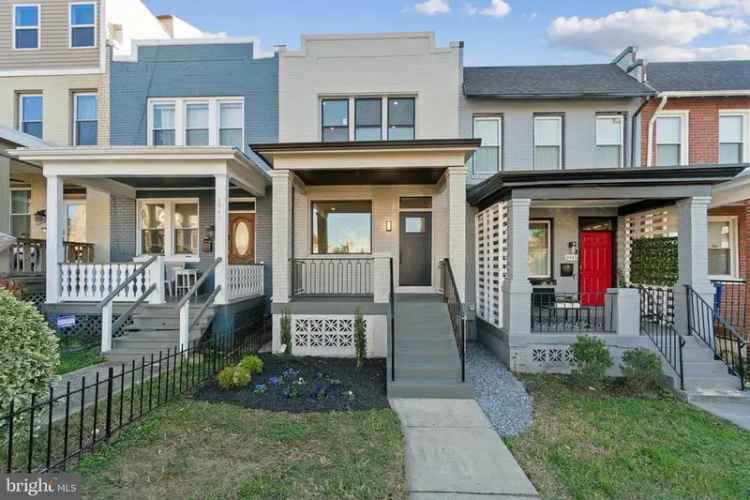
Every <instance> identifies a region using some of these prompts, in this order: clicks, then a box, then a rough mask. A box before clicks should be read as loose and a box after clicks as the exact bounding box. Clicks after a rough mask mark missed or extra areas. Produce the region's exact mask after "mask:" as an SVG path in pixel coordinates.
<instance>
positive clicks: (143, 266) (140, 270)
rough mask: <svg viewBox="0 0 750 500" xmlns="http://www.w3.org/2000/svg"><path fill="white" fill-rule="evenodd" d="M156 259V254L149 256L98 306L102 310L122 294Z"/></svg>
mask: <svg viewBox="0 0 750 500" xmlns="http://www.w3.org/2000/svg"><path fill="white" fill-rule="evenodd" d="M155 260H156V255H152V256H151V258H149V259H148V260H147V261H146V262H144V263H143V264H141V265H140V266H139V267H138V269H136V270H135V271H133V272H132V273H131V274H130V276H128V277H127V278H126V279H125V281H123V282H122V283H120V284H119V285H117V288H115V289H114V290H112V291H111V292H109V295H107V296H106V297H104V299H102V301H101V302H99V304H98V306H97V307H98V308H99V310H101V309H102V308H103V307H104V306H106V305H107V303H108V302H110V301H111V300H113V299H114V298H115V297H117V296H118V295H119V294H120V292H121V291H123V290H124V289H125V288H126V287H127V286H128V285H129V284H130V283H131V282H132V281H133V280H135V279H136V278H137V277H138V276H139V275H140V274H142V273H144V272H146V269H147V268H148V266H150V265H151V264H153V263H154V261H155Z"/></svg>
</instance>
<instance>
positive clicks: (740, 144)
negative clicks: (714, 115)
mask: <svg viewBox="0 0 750 500" xmlns="http://www.w3.org/2000/svg"><path fill="white" fill-rule="evenodd" d="M743 122H744V116H743V115H741V114H736V115H735V114H720V115H719V163H725V164H726V163H742V162H743V161H745V157H744V149H745V139H744V138H745V127H744V123H743Z"/></svg>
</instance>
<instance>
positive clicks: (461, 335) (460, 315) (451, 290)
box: [442, 258, 466, 382]
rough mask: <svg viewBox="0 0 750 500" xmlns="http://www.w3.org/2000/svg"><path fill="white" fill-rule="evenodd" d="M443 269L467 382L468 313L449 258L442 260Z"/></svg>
mask: <svg viewBox="0 0 750 500" xmlns="http://www.w3.org/2000/svg"><path fill="white" fill-rule="evenodd" d="M442 271H443V272H442V285H443V299H444V300H445V302H446V303H447V304H448V314H449V315H450V319H451V325H452V326H453V336H454V337H455V339H456V347H458V354H459V356H460V358H461V382H466V313H465V309H464V304H463V302H461V296H460V295H459V293H458V286H457V285H456V278H455V276H454V275H453V268H452V267H451V263H450V260H448V259H447V258H446V259H443V261H442Z"/></svg>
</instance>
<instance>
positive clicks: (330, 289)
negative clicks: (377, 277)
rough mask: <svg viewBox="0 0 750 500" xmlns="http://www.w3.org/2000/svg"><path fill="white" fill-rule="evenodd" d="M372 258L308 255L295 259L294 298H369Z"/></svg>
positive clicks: (370, 294)
mask: <svg viewBox="0 0 750 500" xmlns="http://www.w3.org/2000/svg"><path fill="white" fill-rule="evenodd" d="M372 273H373V259H372V258H348V257H341V258H334V257H329V258H305V259H294V260H293V261H292V296H293V297H369V296H372V294H373V287H372V282H373V274H372Z"/></svg>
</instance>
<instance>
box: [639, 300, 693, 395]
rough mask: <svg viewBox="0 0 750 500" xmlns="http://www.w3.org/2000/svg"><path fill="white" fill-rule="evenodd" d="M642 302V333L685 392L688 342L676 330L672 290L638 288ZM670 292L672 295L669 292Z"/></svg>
mask: <svg viewBox="0 0 750 500" xmlns="http://www.w3.org/2000/svg"><path fill="white" fill-rule="evenodd" d="M638 290H639V292H640V303H641V325H640V328H641V334H642V335H646V336H648V337H649V338H650V339H651V341H652V342H653V343H654V345H655V346H656V348H657V349H659V352H660V353H661V354H662V356H664V359H666V360H667V363H668V364H669V366H670V367H672V369H673V370H674V371H675V373H677V376H678V377H679V378H680V389H682V390H684V389H685V370H684V364H683V349H684V347H685V344H686V341H685V339H684V338H683V336H682V335H680V334H679V333H677V330H676V329H675V327H674V296H673V294H672V293H671V292H672V289H671V288H669V289H666V288H661V287H658V288H648V287H638ZM667 290H668V292H669V293H666V292H667Z"/></svg>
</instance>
